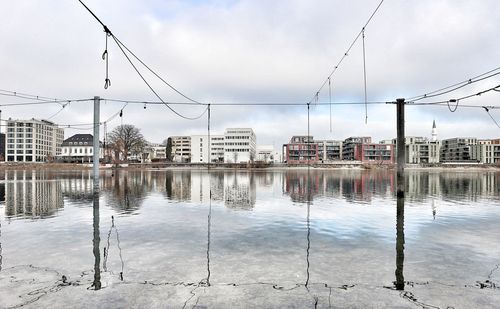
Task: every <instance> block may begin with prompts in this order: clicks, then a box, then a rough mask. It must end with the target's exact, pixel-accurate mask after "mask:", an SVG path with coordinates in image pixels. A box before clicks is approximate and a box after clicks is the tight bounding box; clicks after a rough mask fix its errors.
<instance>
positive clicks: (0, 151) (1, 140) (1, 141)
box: [0, 133, 5, 161]
mask: <svg viewBox="0 0 500 309" xmlns="http://www.w3.org/2000/svg"><path fill="white" fill-rule="evenodd" d="M0 161H5V133H0Z"/></svg>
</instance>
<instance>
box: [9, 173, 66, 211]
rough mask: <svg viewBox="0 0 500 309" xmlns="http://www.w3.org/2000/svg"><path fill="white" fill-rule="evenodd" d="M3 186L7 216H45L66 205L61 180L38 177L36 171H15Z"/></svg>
mask: <svg viewBox="0 0 500 309" xmlns="http://www.w3.org/2000/svg"><path fill="white" fill-rule="evenodd" d="M3 188H4V196H5V198H4V200H5V215H6V216H7V217H17V216H23V217H27V218H32V219H36V218H45V217H50V216H53V215H54V214H55V213H56V212H57V211H58V210H59V209H61V208H63V207H64V202H63V195H62V188H61V182H59V181H57V180H55V179H54V180H52V179H38V178H37V177H36V172H35V171H33V172H31V171H24V172H23V173H14V174H13V177H12V178H10V179H9V181H7V182H6V183H5V185H4V186H3Z"/></svg>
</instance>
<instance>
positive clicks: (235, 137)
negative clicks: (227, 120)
mask: <svg viewBox="0 0 500 309" xmlns="http://www.w3.org/2000/svg"><path fill="white" fill-rule="evenodd" d="M256 144H257V142H256V136H255V133H254V132H253V130H252V129H251V128H228V129H226V130H225V131H224V162H225V163H247V162H253V161H254V160H255V159H256V149H257V145H256Z"/></svg>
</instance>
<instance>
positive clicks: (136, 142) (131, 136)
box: [108, 124, 147, 160]
mask: <svg viewBox="0 0 500 309" xmlns="http://www.w3.org/2000/svg"><path fill="white" fill-rule="evenodd" d="M108 140H109V143H110V145H111V147H112V149H113V150H114V151H115V154H117V155H118V156H120V155H121V156H122V157H123V158H124V159H125V160H127V157H128V155H129V153H130V154H140V153H141V152H142V151H143V150H144V147H145V146H146V144H147V142H146V140H145V139H144V136H143V135H142V134H141V131H140V130H139V129H138V128H136V127H135V126H133V125H131V124H124V125H121V126H118V127H116V128H114V129H113V131H111V132H110V133H109V135H108Z"/></svg>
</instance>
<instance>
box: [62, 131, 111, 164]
mask: <svg viewBox="0 0 500 309" xmlns="http://www.w3.org/2000/svg"><path fill="white" fill-rule="evenodd" d="M93 151H94V137H93V135H92V134H75V135H73V136H71V137H70V138H67V139H65V140H64V141H63V142H62V144H61V155H59V156H57V158H58V159H59V160H61V161H64V162H81V163H83V162H93V156H94V153H93ZM99 158H100V159H102V158H103V149H102V143H101V142H99Z"/></svg>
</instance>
